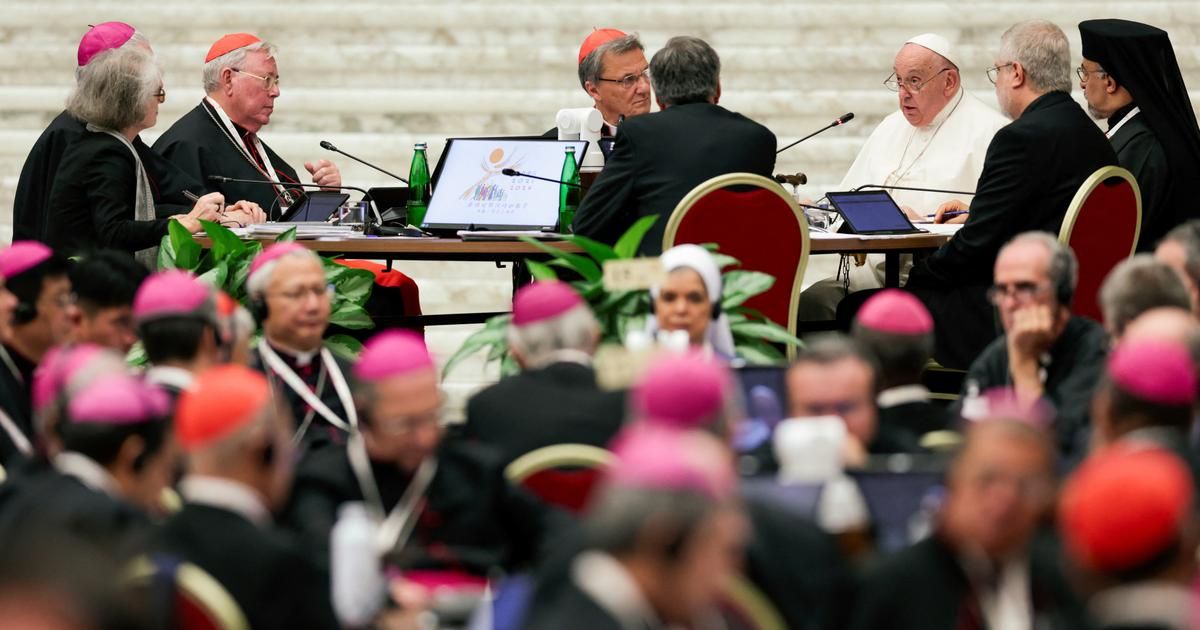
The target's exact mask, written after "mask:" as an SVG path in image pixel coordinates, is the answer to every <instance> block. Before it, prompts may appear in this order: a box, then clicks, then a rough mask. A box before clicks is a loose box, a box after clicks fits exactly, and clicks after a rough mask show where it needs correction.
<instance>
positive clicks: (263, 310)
mask: <svg viewBox="0 0 1200 630" xmlns="http://www.w3.org/2000/svg"><path fill="white" fill-rule="evenodd" d="M250 314H251V315H253V316H254V319H256V320H257V321H258V322H259V323H260V324H261V323H262V322H263V321H265V320H266V319H267V314H268V311H267V300H266V299H265V298H261V297H254V298H250Z"/></svg>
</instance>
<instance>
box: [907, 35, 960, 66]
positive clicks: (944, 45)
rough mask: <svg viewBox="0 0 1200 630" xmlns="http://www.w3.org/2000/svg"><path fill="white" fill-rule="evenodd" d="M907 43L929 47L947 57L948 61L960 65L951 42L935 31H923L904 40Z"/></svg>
mask: <svg viewBox="0 0 1200 630" xmlns="http://www.w3.org/2000/svg"><path fill="white" fill-rule="evenodd" d="M904 43H905V44H916V45H918V46H920V47H921V48H928V49H929V50H932V51H933V52H935V53H937V54H939V55H941V56H943V57H945V58H946V61H949V62H950V63H952V64H954V66H955V67H958V61H956V60H955V59H954V57H955V55H954V49H953V48H951V47H950V42H949V41H947V40H946V38H945V37H942V36H941V35H937V34H935V33H922V34H920V35H917V36H916V37H913V38H912V39H909V40H908V41H906V42H904Z"/></svg>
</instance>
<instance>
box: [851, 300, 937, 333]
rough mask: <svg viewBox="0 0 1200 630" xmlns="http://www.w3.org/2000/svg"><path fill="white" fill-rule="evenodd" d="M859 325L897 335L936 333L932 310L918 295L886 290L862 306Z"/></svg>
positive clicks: (857, 319) (858, 317)
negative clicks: (930, 310)
mask: <svg viewBox="0 0 1200 630" xmlns="http://www.w3.org/2000/svg"><path fill="white" fill-rule="evenodd" d="M855 320H856V321H857V322H858V324H859V325H860V326H862V327H864V328H869V329H871V330H875V331H878V332H882V333H890V334H894V335H924V334H927V333H929V332H932V331H933V318H932V317H930V316H929V309H926V308H925V305H924V304H922V303H921V300H918V299H917V298H916V296H914V295H913V294H911V293H907V292H905V291H901V290H899V289H884V290H883V291H880V292H879V293H876V294H875V295H873V296H871V299H869V300H867V301H866V302H864V303H863V305H862V308H861V309H859V311H858V315H857V317H856V318H855Z"/></svg>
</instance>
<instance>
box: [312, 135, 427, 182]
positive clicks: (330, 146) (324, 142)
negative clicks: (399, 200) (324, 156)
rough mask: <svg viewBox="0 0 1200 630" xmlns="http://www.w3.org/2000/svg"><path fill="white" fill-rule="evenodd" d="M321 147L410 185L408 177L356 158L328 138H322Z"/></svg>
mask: <svg viewBox="0 0 1200 630" xmlns="http://www.w3.org/2000/svg"><path fill="white" fill-rule="evenodd" d="M321 148H322V149H325V150H327V151H333V152H334V153H340V154H341V155H344V156H346V157H348V158H350V159H351V160H354V161H355V162H358V163H359V164H362V165H363V166H369V167H371V168H373V169H375V170H377V171H379V172H380V173H383V174H384V175H387V176H388V177H391V178H393V179H398V180H400V181H402V182H404V185H405V186H407V185H408V180H407V179H404V178H403V177H400V176H399V175H397V174H395V173H393V172H391V171H388V170H384V169H382V168H380V167H378V166H375V165H374V164H371V163H370V162H368V161H366V160H363V159H359V158H356V157H354V156H353V155H350V154H349V153H346V152H345V151H343V150H341V149H339V148H337V147H335V146H333V143H331V142H329V141H328V140H322V141H321Z"/></svg>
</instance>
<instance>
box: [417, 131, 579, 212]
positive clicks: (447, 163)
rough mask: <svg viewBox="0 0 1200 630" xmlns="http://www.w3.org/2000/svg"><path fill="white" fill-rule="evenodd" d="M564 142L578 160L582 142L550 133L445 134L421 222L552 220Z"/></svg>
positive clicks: (555, 209)
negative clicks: (447, 137)
mask: <svg viewBox="0 0 1200 630" xmlns="http://www.w3.org/2000/svg"><path fill="white" fill-rule="evenodd" d="M567 146H574V147H575V159H576V163H580V162H582V161H583V154H584V152H585V151H586V150H587V146H588V143H587V142H586V141H580V140H557V139H554V138H451V139H450V140H448V141H447V143H446V149H445V150H444V151H443V152H442V156H441V159H440V160H438V165H437V168H436V169H435V170H434V174H433V182H432V183H433V198H432V199H430V201H429V210H428V212H426V214H425V222H424V227H426V228H429V229H433V230H541V231H552V230H554V229H555V226H556V225H557V223H558V191H559V185H558V184H556V183H554V182H547V181H543V180H539V179H533V178H531V177H521V176H515V177H514V176H509V175H504V174H503V171H504V170H505V169H513V170H515V171H519V172H521V173H526V174H529V175H536V176H538V177H544V178H547V179H552V180H557V179H558V178H559V177H560V176H561V175H562V165H563V155H564V152H565V148H566V147H567Z"/></svg>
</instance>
